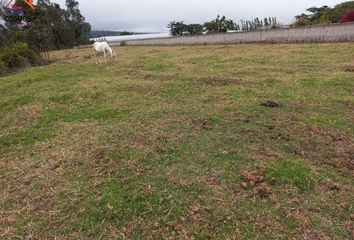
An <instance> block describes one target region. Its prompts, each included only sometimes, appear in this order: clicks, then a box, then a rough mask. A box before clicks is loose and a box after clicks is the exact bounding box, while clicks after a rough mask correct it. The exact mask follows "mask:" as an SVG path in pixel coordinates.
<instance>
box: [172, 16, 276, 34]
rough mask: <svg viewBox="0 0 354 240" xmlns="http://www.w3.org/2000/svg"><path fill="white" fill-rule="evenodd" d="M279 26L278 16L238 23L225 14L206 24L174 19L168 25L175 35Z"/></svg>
mask: <svg viewBox="0 0 354 240" xmlns="http://www.w3.org/2000/svg"><path fill="white" fill-rule="evenodd" d="M279 26H280V24H279V23H278V21H277V18H276V17H269V18H264V19H263V20H261V19H259V18H255V19H252V20H250V21H244V20H241V23H240V24H238V23H237V22H235V21H233V20H232V19H227V18H226V17H225V16H222V17H220V15H218V16H217V17H216V18H215V19H214V20H212V21H209V22H205V23H204V24H198V23H194V24H185V23H184V21H181V22H176V21H173V22H170V23H169V24H168V25H167V27H168V28H169V30H170V33H171V35H173V36H184V35H201V34H204V33H207V34H208V33H223V32H228V31H240V30H242V31H251V30H256V29H262V28H277V27H279Z"/></svg>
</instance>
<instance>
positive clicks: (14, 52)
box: [0, 42, 41, 72]
mask: <svg viewBox="0 0 354 240" xmlns="http://www.w3.org/2000/svg"><path fill="white" fill-rule="evenodd" d="M0 62H1V65H2V66H3V68H5V69H6V70H7V71H8V72H10V71H12V70H15V69H19V68H24V67H29V66H34V65H37V64H40V63H41V58H40V57H39V56H38V54H36V53H35V52H34V51H32V50H31V49H29V48H28V45H27V43H23V42H15V43H12V44H9V45H7V46H5V47H3V48H2V49H1V54H0ZM1 65H0V66H1Z"/></svg>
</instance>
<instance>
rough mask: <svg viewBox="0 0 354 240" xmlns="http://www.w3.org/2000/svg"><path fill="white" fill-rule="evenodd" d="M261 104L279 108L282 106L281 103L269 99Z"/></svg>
mask: <svg viewBox="0 0 354 240" xmlns="http://www.w3.org/2000/svg"><path fill="white" fill-rule="evenodd" d="M261 106H263V107H268V108H278V107H280V106H281V104H279V103H276V102H273V101H270V100H268V101H266V102H262V103H261Z"/></svg>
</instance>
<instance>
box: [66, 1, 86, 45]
mask: <svg viewBox="0 0 354 240" xmlns="http://www.w3.org/2000/svg"><path fill="white" fill-rule="evenodd" d="M65 3H66V8H67V9H66V14H65V17H66V20H67V22H68V23H69V25H70V26H71V29H72V30H73V32H74V43H75V44H80V43H85V42H87V39H88V37H89V34H90V31H91V25H90V24H89V23H87V22H85V18H84V17H83V16H82V14H81V12H80V9H79V3H78V2H77V1H75V0H66V2H65Z"/></svg>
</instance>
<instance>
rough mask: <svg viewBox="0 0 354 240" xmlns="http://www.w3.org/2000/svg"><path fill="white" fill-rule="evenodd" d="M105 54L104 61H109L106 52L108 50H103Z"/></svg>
mask: <svg viewBox="0 0 354 240" xmlns="http://www.w3.org/2000/svg"><path fill="white" fill-rule="evenodd" d="M103 56H104V62H105V63H107V54H106V51H104V52H103Z"/></svg>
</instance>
